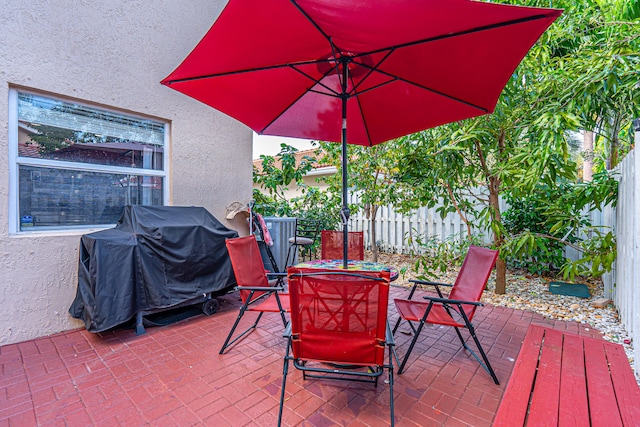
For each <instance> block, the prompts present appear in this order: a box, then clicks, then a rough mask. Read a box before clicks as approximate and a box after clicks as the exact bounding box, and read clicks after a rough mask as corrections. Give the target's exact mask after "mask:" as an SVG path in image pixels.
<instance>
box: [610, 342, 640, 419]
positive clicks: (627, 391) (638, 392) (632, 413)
mask: <svg viewBox="0 0 640 427" xmlns="http://www.w3.org/2000/svg"><path fill="white" fill-rule="evenodd" d="M605 349H606V351H607V361H608V362H609V370H610V371H611V379H612V380H613V388H614V391H615V392H616V398H617V400H618V407H619V408H620V415H621V416H622V422H623V423H624V425H625V426H632V425H635V424H639V423H640V387H638V383H637V382H636V381H635V378H634V377H633V370H632V369H631V366H630V365H629V361H628V359H627V354H626V353H625V352H624V348H623V347H622V346H621V345H619V344H612V343H606V344H605Z"/></svg>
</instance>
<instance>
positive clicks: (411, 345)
mask: <svg viewBox="0 0 640 427" xmlns="http://www.w3.org/2000/svg"><path fill="white" fill-rule="evenodd" d="M409 324H411V322H409ZM412 326H413V325H412ZM423 327H424V321H420V326H418V329H417V330H416V331H415V333H414V334H413V339H412V340H411V344H410V345H409V349H408V350H407V354H405V355H404V359H402V363H401V364H400V368H399V369H398V375H401V374H402V372H403V371H404V366H405V365H406V364H407V360H409V356H410V355H411V352H412V351H413V347H414V346H415V345H416V341H418V337H419V336H420V332H421V331H422V328H423Z"/></svg>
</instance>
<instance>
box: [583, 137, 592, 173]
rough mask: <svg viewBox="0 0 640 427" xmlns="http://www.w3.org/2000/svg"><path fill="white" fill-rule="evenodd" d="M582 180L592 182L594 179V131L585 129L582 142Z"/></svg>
mask: <svg viewBox="0 0 640 427" xmlns="http://www.w3.org/2000/svg"><path fill="white" fill-rule="evenodd" d="M582 153H583V154H582V157H583V161H582V180H583V181H584V182H591V180H592V179H593V132H592V131H590V130H585V131H584V136H583V144H582Z"/></svg>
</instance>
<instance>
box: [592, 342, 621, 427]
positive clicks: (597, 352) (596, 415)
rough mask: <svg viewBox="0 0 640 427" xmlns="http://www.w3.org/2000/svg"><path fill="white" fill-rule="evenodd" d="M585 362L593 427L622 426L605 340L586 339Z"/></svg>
mask: <svg viewBox="0 0 640 427" xmlns="http://www.w3.org/2000/svg"><path fill="white" fill-rule="evenodd" d="M584 363H585V367H586V376H587V390H589V415H590V417H591V426H592V427H600V426H602V427H617V426H622V420H621V419H620V413H619V412H618V411H617V409H618V403H617V401H616V395H615V392H614V391H613V384H611V376H610V375H609V366H608V364H607V357H606V355H605V353H604V341H599V340H584Z"/></svg>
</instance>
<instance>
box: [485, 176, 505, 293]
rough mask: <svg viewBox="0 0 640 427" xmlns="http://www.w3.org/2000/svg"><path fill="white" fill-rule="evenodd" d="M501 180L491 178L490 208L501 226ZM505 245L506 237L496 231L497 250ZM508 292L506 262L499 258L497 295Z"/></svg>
mask: <svg viewBox="0 0 640 427" xmlns="http://www.w3.org/2000/svg"><path fill="white" fill-rule="evenodd" d="M499 196H500V179H499V178H498V177H495V176H491V177H489V207H490V209H491V216H492V219H493V221H494V222H496V223H498V224H500V223H501V221H502V219H501V215H500V198H499ZM503 243H504V237H503V236H502V233H501V231H500V230H499V229H494V233H493V244H494V246H495V247H496V249H500V248H501V247H502V244H503ZM506 291H507V265H506V263H505V262H504V260H503V259H502V258H500V257H498V261H496V291H495V292H496V294H504V293H505V292H506Z"/></svg>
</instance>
